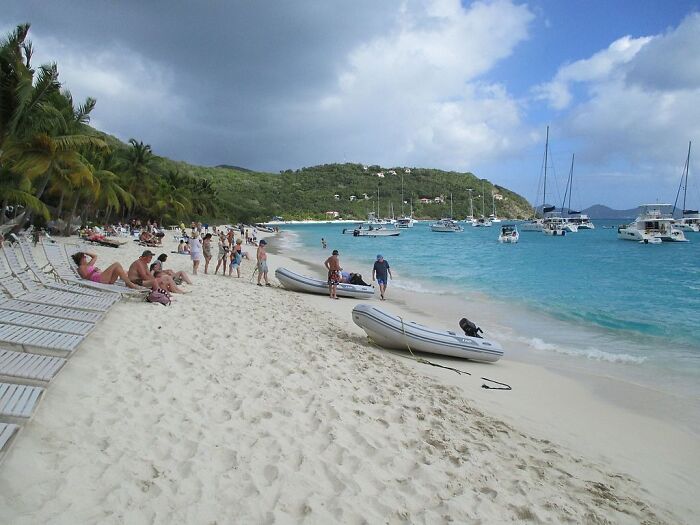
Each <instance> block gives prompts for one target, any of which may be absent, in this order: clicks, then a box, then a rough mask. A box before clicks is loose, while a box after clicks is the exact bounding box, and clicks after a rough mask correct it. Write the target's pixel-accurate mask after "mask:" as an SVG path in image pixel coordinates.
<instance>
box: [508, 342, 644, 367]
mask: <svg viewBox="0 0 700 525" xmlns="http://www.w3.org/2000/svg"><path fill="white" fill-rule="evenodd" d="M516 339H518V340H519V341H521V342H523V343H525V344H527V345H529V346H531V347H532V348H534V349H536V350H543V351H549V352H556V353H558V354H564V355H570V356H574V357H585V358H587V359H591V360H594V361H606V362H608V363H626V364H637V365H640V364H642V363H644V362H645V361H646V360H647V358H646V357H642V356H634V355H630V354H615V353H612V352H605V351H603V350H600V349H598V348H592V347H591V348H581V349H579V348H567V347H564V346H560V345H555V344H552V343H547V342H545V341H543V340H542V339H540V338H539V337H533V338H525V337H519V338H516Z"/></svg>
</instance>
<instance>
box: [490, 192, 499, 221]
mask: <svg viewBox="0 0 700 525" xmlns="http://www.w3.org/2000/svg"><path fill="white" fill-rule="evenodd" d="M491 208H492V209H493V213H491V215H489V221H491V222H492V223H499V222H501V219H499V218H498V215H496V195H495V194H494V193H493V192H491Z"/></svg>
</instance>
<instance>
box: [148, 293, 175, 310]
mask: <svg viewBox="0 0 700 525" xmlns="http://www.w3.org/2000/svg"><path fill="white" fill-rule="evenodd" d="M146 301H148V302H149V303H160V304H162V305H163V306H170V294H169V293H168V292H166V291H165V290H151V292H150V293H149V294H148V295H147V296H146Z"/></svg>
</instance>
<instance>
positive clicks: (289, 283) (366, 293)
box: [275, 268, 374, 299]
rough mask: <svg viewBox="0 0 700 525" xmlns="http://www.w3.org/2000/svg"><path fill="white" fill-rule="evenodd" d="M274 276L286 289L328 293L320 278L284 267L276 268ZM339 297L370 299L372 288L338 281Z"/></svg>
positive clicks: (325, 284)
mask: <svg viewBox="0 0 700 525" xmlns="http://www.w3.org/2000/svg"><path fill="white" fill-rule="evenodd" d="M275 277H277V279H278V280H279V282H280V283H282V286H284V287H285V288H286V289H287V290H292V291H295V292H306V293H316V294H321V295H328V283H327V282H326V281H322V280H321V279H314V278H313V277H306V276H304V275H299V274H298V273H294V272H292V271H291V270H287V269H286V268H277V270H275ZM336 294H337V295H338V296H339V297H352V298H354V299H371V298H372V296H373V295H374V288H372V287H371V286H362V285H359V284H347V283H340V284H338V287H337V288H336Z"/></svg>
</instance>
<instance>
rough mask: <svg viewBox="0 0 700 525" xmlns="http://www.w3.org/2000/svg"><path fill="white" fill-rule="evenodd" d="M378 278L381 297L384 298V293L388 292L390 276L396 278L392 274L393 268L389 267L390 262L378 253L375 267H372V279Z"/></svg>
mask: <svg viewBox="0 0 700 525" xmlns="http://www.w3.org/2000/svg"><path fill="white" fill-rule="evenodd" d="M375 277H376V279H377V284H378V285H379V297H380V298H381V300H382V301H383V300H384V293H385V292H386V285H387V283H388V282H389V277H391V278H392V279H393V278H394V276H393V275H391V268H389V263H388V262H387V261H385V260H384V257H382V256H381V255H377V260H376V261H375V262H374V267H373V268H372V280H373V281H374V279H375Z"/></svg>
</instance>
